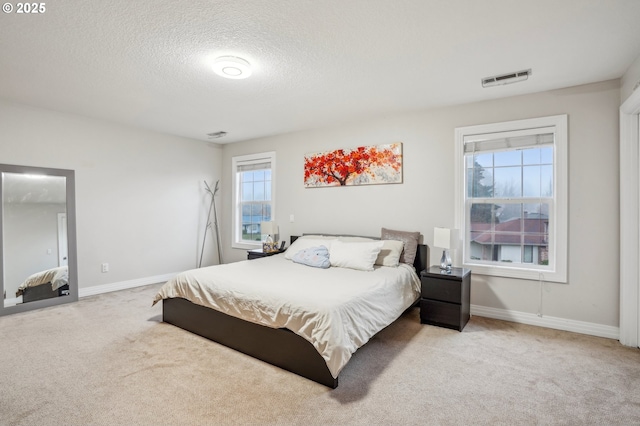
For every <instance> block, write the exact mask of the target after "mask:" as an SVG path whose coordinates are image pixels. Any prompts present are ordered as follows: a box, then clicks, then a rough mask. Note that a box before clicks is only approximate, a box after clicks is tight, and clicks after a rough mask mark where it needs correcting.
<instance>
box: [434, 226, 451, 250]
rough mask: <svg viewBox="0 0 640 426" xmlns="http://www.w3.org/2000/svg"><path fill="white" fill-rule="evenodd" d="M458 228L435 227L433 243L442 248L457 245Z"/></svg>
mask: <svg viewBox="0 0 640 426" xmlns="http://www.w3.org/2000/svg"><path fill="white" fill-rule="evenodd" d="M456 231H457V230H455V229H449V228H433V245H434V247H440V248H442V249H447V250H448V249H452V248H455V246H456V238H457V232H456Z"/></svg>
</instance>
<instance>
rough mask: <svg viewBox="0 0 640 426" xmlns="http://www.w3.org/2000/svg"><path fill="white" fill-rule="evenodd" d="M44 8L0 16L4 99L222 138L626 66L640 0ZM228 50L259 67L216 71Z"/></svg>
mask: <svg viewBox="0 0 640 426" xmlns="http://www.w3.org/2000/svg"><path fill="white" fill-rule="evenodd" d="M14 4H15V3H14ZM45 4H46V11H45V13H43V14H39V15H34V14H31V15H25V14H22V15H20V14H16V13H15V11H14V12H13V13H10V14H6V13H2V14H1V15H0V98H3V99H6V100H10V101H15V102H19V103H24V104H30V105H35V106H41V107H45V108H50V109H54V110H60V111H66V112H71V113H77V114H82V115H86V116H90V117H97V118H102V119H106V120H110V121H114V122H119V123H124V124H127V125H131V126H136V127H141V128H146V129H152V130H156V131H159V132H164V133H170V134H175V135H181V136H185V137H189V138H194V139H201V140H207V136H206V134H207V133H211V132H217V131H226V132H228V135H227V136H226V137H225V138H223V139H216V140H215V142H219V143H228V142H236V141H240V140H246V139H252V138H256V137H262V136H268V135H274V134H280V133H285V132H291V131H298V130H303V129H310V128H318V127H324V126H327V125H332V124H339V123H345V122H350V121H355V120H360V119H366V118H373V117H380V116H385V115H390V114H395V113H399V112H406V111H410V110H416V109H423V108H429V107H437V106H442V105H451V104H460V103H467V102H474V101H479V100H483V99H491V98H499V97H505V96H513V95H519V94H524V93H531V92H537V91H541V90H550V89H556V88H562V87H567V86H573V85H579V84H585V83H591V82H596V81H603V80H608V79H613V78H619V77H621V76H622V75H623V73H624V72H625V71H626V70H627V68H628V67H629V65H631V63H632V62H633V60H634V59H635V58H636V57H638V56H640V0H529V1H522V0H482V1H478V0H272V1H265V0H252V1H242V0H238V1H226V0H220V1H204V0H190V1H188V2H187V1H168V0H151V1H146V2H142V1H131V0H110V1H87V0H57V1H52V2H46V3H45ZM222 55H236V56H241V57H243V58H245V59H246V60H248V61H249V62H250V63H251V64H252V65H253V68H254V72H253V75H252V76H251V77H250V78H249V79H246V80H227V79H223V78H221V77H219V76H217V75H215V74H214V73H213V72H212V71H211V61H212V60H213V59H214V58H216V57H218V56H222ZM528 68H532V69H533V75H532V76H531V77H530V78H529V80H528V81H526V82H524V83H518V84H512V85H507V86H499V87H494V88H486V89H483V88H482V87H481V85H480V79H481V78H482V77H487V76H491V75H495V74H502V73H508V72H511V71H519V70H523V69H528ZM0 119H1V118H0Z"/></svg>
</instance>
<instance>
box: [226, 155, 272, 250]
mask: <svg viewBox="0 0 640 426" xmlns="http://www.w3.org/2000/svg"><path fill="white" fill-rule="evenodd" d="M267 158H268V159H269V161H270V162H271V220H272V221H274V222H275V215H276V152H275V151H269V152H261V153H258V154H248V155H238V156H235V157H232V158H231V182H232V184H231V186H232V187H231V247H232V248H240V249H249V250H250V249H255V248H259V247H262V243H260V242H256V243H247V242H241V241H238V240H237V237H238V236H237V235H236V232H237V231H238V220H239V218H238V208H237V203H238V197H239V196H240V188H238V182H237V176H236V175H237V171H238V163H246V162H256V161H259V160H264V159H267Z"/></svg>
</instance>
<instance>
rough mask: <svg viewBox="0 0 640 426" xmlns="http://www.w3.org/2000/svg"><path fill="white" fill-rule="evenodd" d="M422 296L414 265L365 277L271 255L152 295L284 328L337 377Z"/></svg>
mask: <svg viewBox="0 0 640 426" xmlns="http://www.w3.org/2000/svg"><path fill="white" fill-rule="evenodd" d="M419 295H420V280H419V278H418V276H417V274H416V272H415V270H414V268H413V267H412V266H409V265H404V264H401V265H400V266H398V267H387V266H376V267H375V270H374V271H371V272H365V271H357V270H353V269H346V268H335V267H332V268H329V269H319V268H312V267H309V266H305V265H301V264H297V263H294V262H292V261H290V260H287V259H285V258H284V255H275V256H270V257H265V258H260V259H255V260H250V261H249V260H246V261H242V262H236V263H229V264H225V265H216V266H211V267H208V268H201V269H194V270H191V271H186V272H183V273H181V274H179V275H178V276H176V277H175V278H173V279H171V280H170V281H168V282H167V283H166V284H165V285H164V286H163V287H162V288H161V289H160V290H159V292H158V294H157V295H156V297H155V299H154V302H153V303H154V304H155V303H157V302H158V301H160V300H161V299H166V298H175V297H181V298H184V299H187V300H189V301H191V302H193V303H195V304H198V305H202V306H207V307H209V308H213V309H216V310H218V311H220V312H224V313H226V314H228V315H232V316H234V317H237V318H242V319H244V320H247V321H251V322H254V323H257V324H262V325H265V326H268V327H273V328H288V329H289V330H291V331H293V332H295V333H296V334H298V335H300V336H302V337H304V338H305V339H306V340H308V341H309V342H311V343H312V344H313V346H314V347H315V348H316V349H317V350H318V352H319V353H320V354H321V355H322V357H323V358H324V359H325V361H326V362H327V366H328V368H329V371H330V372H331V374H332V375H333V377H338V374H339V373H340V371H341V370H342V368H343V367H344V366H345V365H346V363H347V362H348V361H349V359H350V358H351V356H352V355H353V353H354V352H355V351H356V350H357V349H358V348H359V347H360V346H362V345H364V344H365V343H367V342H368V341H369V339H370V338H371V337H372V336H373V335H374V334H376V333H377V332H378V331H380V330H382V329H383V328H384V327H386V326H387V325H389V324H391V323H392V322H393V321H395V320H396V319H397V318H398V317H399V316H400V315H401V314H402V313H403V312H404V311H405V310H406V309H407V308H408V307H410V306H411V305H412V304H413V303H414V302H415V301H416V300H417V299H418V297H419Z"/></svg>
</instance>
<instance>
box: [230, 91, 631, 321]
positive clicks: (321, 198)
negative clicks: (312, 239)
mask: <svg viewBox="0 0 640 426" xmlns="http://www.w3.org/2000/svg"><path fill="white" fill-rule="evenodd" d="M619 85H620V81H619V80H613V81H607V82H602V83H597V84H590V85H584V86H577V87H571V88H567V89H563V90H556V91H550V92H543V93H537V94H532V95H525V96H518V97H511V98H503V99H498V100H493V101H487V102H479V103H474V104H467V105H461V106H452V107H446V108H439V109H431V110H426V111H420V112H414V113H408V114H403V115H397V116H389V117H381V118H380V119H377V120H371V121H366V122H358V123H352V124H349V125H344V126H341V127H333V128H324V129H318V130H314V131H306V132H300V133H292V134H286V135H280V136H274V137H269V138H264V139H259V140H253V141H247V142H242V143H238V144H231V145H225V146H224V148H223V160H222V167H223V169H222V170H223V183H224V185H223V193H222V196H223V198H222V200H223V206H224V208H223V211H222V223H223V225H224V226H223V228H224V229H225V232H224V233H223V235H222V236H223V246H224V247H225V249H224V250H225V260H226V261H232V260H241V259H244V258H246V252H244V251H243V250H236V249H232V248H231V245H230V241H231V233H230V223H231V221H230V215H231V193H230V190H229V188H230V184H231V183H230V179H231V176H230V173H231V171H230V166H231V157H232V156H235V155H242V154H250V153H256V152H262V151H272V150H273V151H276V155H277V171H276V172H277V188H276V191H277V204H276V211H275V220H276V222H277V223H278V225H279V227H280V235H281V237H282V238H283V239H285V238H288V237H289V235H291V234H300V233H303V232H313V231H325V232H335V233H351V234H363V235H378V234H379V232H380V228H381V227H387V228H395V229H402V230H407V231H420V232H421V233H422V234H423V235H424V237H425V242H426V243H427V244H429V245H432V243H433V228H434V226H444V227H454V161H455V159H454V129H455V128H456V127H459V126H469V125H475V124H485V123H492V122H501V121H508V120H517V119H524V118H533V117H541V116H549V115H557V114H568V116H569V267H568V270H569V282H568V284H555V283H544V284H542V285H541V284H540V283H538V282H537V281H535V282H534V281H528V280H515V279H506V278H496V277H487V276H480V275H475V276H474V277H473V281H472V282H473V284H472V294H471V303H472V304H474V305H479V306H485V307H490V308H497V309H505V310H510V311H518V312H524V313H531V314H536V313H538V312H539V310H540V307H541V312H542V313H543V314H544V315H547V316H551V317H557V318H566V319H571V320H576V321H585V322H590V323H596V324H602V325H607V326H617V325H618V323H619V272H618V251H619V249H618V247H619V236H618V233H619V217H618V216H619V215H618V205H619V189H618V188H619V185H618V178H619V177H618V173H619V158H618V145H619V143H618V139H619V136H618V134H619V130H618V129H619V123H618V108H619V106H620V86H619ZM488 90H494V89H488ZM495 90H500V87H497V88H495ZM396 141H398V142H402V143H403V152H404V182H403V183H402V184H400V185H373V186H365V187H341V188H313V189H305V188H304V187H303V156H304V154H306V153H311V152H319V151H324V150H330V149H336V148H348V147H355V146H360V145H377V144H384V143H390V142H396ZM290 214H294V215H295V222H294V223H290V222H289V215H290ZM365 218H366V219H365ZM439 254H440V253H437V252H436V250H432V252H431V263H436V262H437V261H438V257H439ZM454 257H455V258H454V261H457V262H459V259H458V254H457V253H454ZM541 286H542V288H541Z"/></svg>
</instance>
